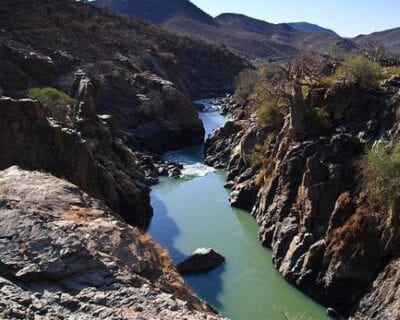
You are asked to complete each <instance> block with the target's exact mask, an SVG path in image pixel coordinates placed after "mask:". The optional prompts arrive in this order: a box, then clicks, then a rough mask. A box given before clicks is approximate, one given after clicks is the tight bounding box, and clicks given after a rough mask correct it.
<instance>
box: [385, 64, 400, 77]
mask: <svg viewBox="0 0 400 320" xmlns="http://www.w3.org/2000/svg"><path fill="white" fill-rule="evenodd" d="M383 75H384V77H385V78H386V79H389V78H391V77H393V76H398V77H400V67H388V68H385V69H384V71H383Z"/></svg>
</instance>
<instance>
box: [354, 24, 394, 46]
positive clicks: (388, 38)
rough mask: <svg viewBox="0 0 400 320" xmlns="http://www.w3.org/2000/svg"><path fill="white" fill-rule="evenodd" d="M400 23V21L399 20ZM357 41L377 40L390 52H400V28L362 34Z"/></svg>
mask: <svg viewBox="0 0 400 320" xmlns="http://www.w3.org/2000/svg"><path fill="white" fill-rule="evenodd" d="M399 23H400V22H399ZM354 40H355V41H356V42H357V43H362V42H364V41H371V40H372V41H376V42H378V43H380V44H382V45H384V46H385V47H386V48H387V49H388V50H389V51H390V52H392V53H395V54H400V28H396V29H390V30H386V31H382V32H375V33H372V34H369V35H361V36H358V37H357V38H355V39H354Z"/></svg>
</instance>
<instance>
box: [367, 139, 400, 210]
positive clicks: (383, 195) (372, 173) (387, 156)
mask: <svg viewBox="0 0 400 320" xmlns="http://www.w3.org/2000/svg"><path fill="white" fill-rule="evenodd" d="M360 169H361V173H362V187H363V188H362V189H363V191H364V192H365V193H366V195H367V197H368V199H369V201H370V203H371V204H373V205H374V206H379V207H380V209H390V208H391V207H392V206H393V204H394V201H396V198H398V197H399V196H400V143H396V144H394V145H390V144H388V143H381V144H379V145H378V146H376V147H374V148H371V149H370V150H368V151H367V152H366V153H365V155H364V156H363V158H362V160H361V161H360Z"/></svg>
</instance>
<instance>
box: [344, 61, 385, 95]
mask: <svg viewBox="0 0 400 320" xmlns="http://www.w3.org/2000/svg"><path fill="white" fill-rule="evenodd" d="M336 76H337V78H338V79H339V80H346V81H349V82H351V83H354V84H356V85H358V86H359V87H360V88H361V89H365V90H368V89H373V88H375V87H377V86H378V84H379V80H382V79H383V69H382V67H381V66H380V65H379V64H377V63H376V62H373V61H371V60H369V59H368V58H365V57H363V56H350V57H348V58H347V59H345V60H344V61H343V63H342V65H341V66H340V67H339V68H338V69H337V71H336Z"/></svg>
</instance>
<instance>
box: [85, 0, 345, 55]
mask: <svg viewBox="0 0 400 320" xmlns="http://www.w3.org/2000/svg"><path fill="white" fill-rule="evenodd" d="M92 4H93V5H95V6H100V7H108V8H110V9H111V10H113V11H115V12H118V13H120V14H125V15H130V16H135V17H138V18H141V19H144V20H146V21H148V22H151V23H155V24H157V25H159V26H161V27H163V28H164V29H167V30H169V31H172V32H175V33H178V34H181V35H185V36H189V37H197V38H201V39H203V40H205V41H207V42H212V43H218V44H222V45H224V46H226V47H228V48H229V49H231V50H232V51H233V52H234V53H236V54H239V55H241V56H242V57H245V58H248V59H267V58H268V59H270V58H282V57H285V56H287V55H290V54H292V53H294V52H296V51H297V50H298V49H300V48H301V49H303V48H307V49H309V50H314V51H317V52H327V51H328V52H329V51H330V50H332V48H335V47H336V44H337V42H339V41H340V40H341V38H340V37H339V36H337V35H336V34H334V33H333V34H332V33H328V32H326V31H325V29H323V28H317V27H314V29H315V32H310V29H308V30H307V32H305V31H303V30H298V28H294V27H293V26H291V25H290V24H272V23H268V22H265V21H261V20H257V19H253V18H250V17H247V16H244V15H240V14H231V13H227V14H222V15H220V16H218V17H216V18H215V19H213V18H212V17H211V16H209V15H208V14H207V13H205V12H204V11H202V10H201V9H199V8H198V7H196V6H195V5H194V4H192V3H191V2H190V1H188V0H171V1H164V0H151V1H144V0H96V1H93V2H92ZM321 30H324V31H323V32H322V31H321Z"/></svg>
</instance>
